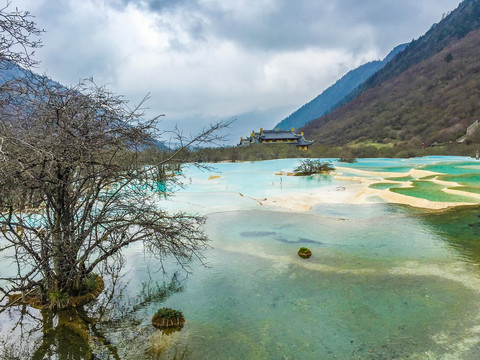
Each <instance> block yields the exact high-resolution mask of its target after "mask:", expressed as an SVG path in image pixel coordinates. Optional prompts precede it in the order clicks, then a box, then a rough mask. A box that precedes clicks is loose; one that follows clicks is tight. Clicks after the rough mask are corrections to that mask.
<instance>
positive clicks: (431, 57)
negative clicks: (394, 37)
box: [301, 0, 480, 145]
mask: <svg viewBox="0 0 480 360" xmlns="http://www.w3.org/2000/svg"><path fill="white" fill-rule="evenodd" d="M479 28H480V0H465V1H464V2H462V3H461V4H460V5H459V7H458V8H457V9H456V10H454V11H453V12H452V13H450V14H449V15H448V16H447V17H445V18H444V19H443V20H442V21H441V22H440V23H439V24H436V25H434V26H432V28H431V29H430V30H429V31H428V32H427V33H426V34H425V35H424V36H422V37H421V38H419V39H418V40H416V41H413V42H412V43H411V44H410V45H409V46H407V48H406V49H405V50H403V51H402V52H400V53H399V54H397V55H396V56H395V57H394V58H393V59H392V60H391V61H390V62H389V63H388V64H387V65H386V66H385V67H384V68H383V69H381V70H380V71H378V72H377V73H375V75H373V76H372V77H371V78H370V79H368V80H367V81H366V82H365V84H364V85H362V86H361V87H360V88H359V90H358V91H357V92H356V93H354V94H353V95H351V96H350V99H348V101H346V102H345V105H344V106H342V107H340V108H338V109H337V110H336V111H334V112H332V113H330V114H328V115H326V116H324V117H322V118H319V119H317V120H314V121H312V122H310V123H309V124H307V125H306V126H305V127H304V128H302V129H301V130H302V131H304V132H305V134H306V137H308V138H313V139H314V140H316V142H317V144H318V143H319V142H320V143H323V144H330V145H342V144H346V143H352V142H355V143H364V142H365V141H373V142H374V143H399V142H409V143H411V144H412V145H420V144H421V143H425V144H426V145H430V144H434V143H448V142H450V141H452V142H454V141H455V140H456V139H458V138H459V137H461V136H462V135H464V134H465V131H466V129H467V127H468V126H469V125H471V124H472V123H473V122H474V121H475V120H477V119H478V118H480V114H479V112H480V108H479V106H478V103H479V85H478V84H479V83H480V73H479V69H480V67H479V65H478V58H479V56H480V46H479V45H480V33H479V32H478V29H479ZM472 30H473V31H472ZM479 135H480V134H472V135H471V136H470V137H469V138H468V139H467V142H479V140H480V136H479Z"/></svg>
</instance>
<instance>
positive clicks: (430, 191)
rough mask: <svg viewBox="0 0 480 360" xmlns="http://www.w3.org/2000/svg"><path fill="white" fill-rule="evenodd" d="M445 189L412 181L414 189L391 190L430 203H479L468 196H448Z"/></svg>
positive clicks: (423, 182)
mask: <svg viewBox="0 0 480 360" xmlns="http://www.w3.org/2000/svg"><path fill="white" fill-rule="evenodd" d="M443 188H445V186H444V185H439V184H434V183H431V182H429V181H412V187H405V188H391V189H390V191H393V192H396V193H399V194H403V195H407V196H413V197H416V198H421V199H427V200H430V201H443V202H466V203H476V202H478V200H475V199H472V198H469V197H467V196H461V195H452V194H448V193H446V192H444V191H442V189H443Z"/></svg>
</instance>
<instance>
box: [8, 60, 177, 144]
mask: <svg viewBox="0 0 480 360" xmlns="http://www.w3.org/2000/svg"><path fill="white" fill-rule="evenodd" d="M13 80H22V81H24V82H26V83H28V84H29V86H31V87H32V88H35V87H36V86H40V85H39V84H41V83H42V82H44V81H46V85H47V86H48V87H51V88H52V89H53V88H62V89H65V87H64V86H63V85H61V84H59V83H58V82H55V81H53V80H51V79H50V78H48V77H46V76H45V75H39V74H37V73H34V72H32V71H29V70H26V69H24V68H22V67H20V66H19V65H17V64H15V63H14V62H11V61H6V60H0V86H5V85H8V82H9V81H13ZM36 89H38V87H37V88H36ZM4 91H6V92H7V93H8V89H4ZM2 96H5V95H2ZM10 101H12V100H11V99H9V103H10ZM20 101H21V100H20ZM10 104H11V103H10ZM20 104H21V105H22V106H23V108H24V107H25V106H24V105H23V104H22V103H20ZM23 108H22V109H23ZM27 110H28V109H25V110H22V111H27ZM151 142H152V145H153V146H154V147H155V148H157V149H158V150H162V151H168V150H171V149H169V148H168V147H167V146H165V144H164V143H163V142H160V141H158V140H157V139H151Z"/></svg>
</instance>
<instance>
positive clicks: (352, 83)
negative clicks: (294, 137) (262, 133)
mask: <svg viewBox="0 0 480 360" xmlns="http://www.w3.org/2000/svg"><path fill="white" fill-rule="evenodd" d="M406 46H407V44H402V45H399V46H397V47H395V48H394V49H393V50H392V51H391V52H390V53H389V54H388V55H387V56H386V57H385V59H383V60H377V61H371V62H368V63H366V64H364V65H362V66H359V67H358V68H356V69H354V70H351V71H349V72H348V73H347V74H345V75H344V76H343V77H342V78H341V79H340V80H338V81H337V82H336V83H335V84H333V85H332V86H330V87H329V88H328V89H326V90H325V91H324V92H322V93H321V94H320V95H318V96H317V97H316V98H315V99H313V100H312V101H310V102H309V103H307V104H305V105H303V106H302V107H301V108H300V109H298V110H296V111H295V112H294V113H292V114H291V115H289V116H288V117H287V118H285V119H284V120H282V121H281V122H279V123H278V124H277V125H276V126H275V128H280V129H284V130H285V129H290V128H291V127H294V128H300V127H302V126H304V125H306V124H307V123H308V122H309V121H312V120H314V119H317V118H319V117H321V116H323V115H325V114H327V113H329V112H330V111H332V110H333V109H335V108H336V107H337V104H338V103H340V102H341V101H342V100H343V99H344V98H345V97H346V96H347V95H348V94H350V93H351V92H352V91H353V90H355V89H356V88H357V87H358V86H360V85H361V84H363V83H364V82H365V81H366V80H367V79H368V78H369V77H370V76H372V75H373V74H374V73H376V72H377V71H378V70H380V69H381V68H383V67H384V66H385V65H386V64H387V63H388V62H389V61H390V60H391V59H392V58H393V57H394V56H395V55H396V54H397V53H399V52H400V51H402V50H403V49H404V48H405V47H406Z"/></svg>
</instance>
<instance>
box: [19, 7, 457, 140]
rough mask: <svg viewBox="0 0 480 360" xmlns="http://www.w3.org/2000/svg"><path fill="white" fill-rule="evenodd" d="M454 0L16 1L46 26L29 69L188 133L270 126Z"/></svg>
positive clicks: (424, 25)
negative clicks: (111, 96) (144, 110)
mask: <svg viewBox="0 0 480 360" xmlns="http://www.w3.org/2000/svg"><path fill="white" fill-rule="evenodd" d="M459 2H460V0H255V1H253V0H250V1H248V0H144V1H141V0H14V1H13V6H16V7H18V8H19V9H20V10H28V11H30V12H31V13H32V14H33V15H34V16H35V21H36V22H37V24H38V26H39V27H41V28H43V29H45V31H46V33H45V34H44V35H43V37H42V38H43V44H44V47H43V48H42V49H40V50H39V51H37V57H36V58H37V60H39V61H41V64H40V66H39V68H38V71H39V72H41V73H46V74H47V75H48V76H50V77H51V78H53V79H54V80H57V81H59V82H61V83H63V84H65V85H74V84H75V83H77V82H78V80H79V79H81V78H87V77H91V76H93V78H94V79H95V81H96V82H97V84H108V86H109V88H110V89H111V90H112V91H114V92H116V93H118V94H123V95H125V96H126V98H127V99H129V100H130V101H131V102H132V103H136V102H138V101H140V100H141V99H142V98H143V97H144V96H145V95H146V94H147V93H150V100H149V102H148V103H147V106H148V107H149V110H148V113H149V115H155V114H165V115H166V116H165V117H164V118H162V122H161V124H160V126H161V127H163V128H165V129H172V128H173V127H174V125H175V124H177V125H178V127H179V128H181V129H183V130H184V131H185V132H186V133H190V132H191V133H195V132H197V131H199V130H201V129H202V127H204V126H208V124H209V123H215V122H217V121H219V120H228V119H232V118H237V119H238V120H237V122H236V123H235V124H234V125H233V126H232V127H231V131H230V132H231V135H232V136H231V141H237V140H238V139H237V137H238V136H240V135H247V134H248V133H250V132H251V130H253V129H254V128H255V129H258V128H260V127H263V128H270V127H273V126H274V125H275V124H276V123H278V122H279V121H280V120H282V119H283V118H285V117H286V116H288V115H289V114H290V113H291V112H293V111H294V110H296V109H297V108H298V107H300V106H301V105H303V104H304V103H306V102H308V101H310V100H311V99H313V98H314V97H315V96H317V95H318V94H319V93H321V92H322V91H323V90H325V89H326V88H327V87H328V86H330V85H332V84H333V83H334V82H335V81H336V80H338V79H339V78H340V77H341V76H342V75H344V74H345V73H347V72H348V71H349V70H351V69H354V68H356V67H358V66H359V65H362V64H364V63H366V62H368V61H371V60H377V59H382V58H383V57H385V56H386V55H387V53H388V52H389V51H390V50H391V49H392V48H393V47H395V46H396V45H398V44H401V43H405V42H410V41H411V40H412V39H414V38H415V39H416V38H418V37H419V36H421V35H423V34H424V33H425V32H426V31H427V30H428V29H429V28H430V26H431V25H432V24H433V23H435V22H438V21H439V20H440V19H441V18H442V15H443V14H444V13H446V12H448V11H451V10H453V9H454V8H455V7H456V6H457V5H458V3H459Z"/></svg>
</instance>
